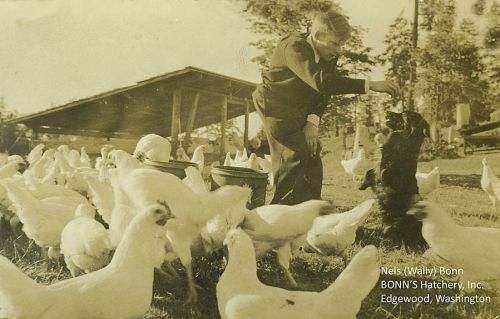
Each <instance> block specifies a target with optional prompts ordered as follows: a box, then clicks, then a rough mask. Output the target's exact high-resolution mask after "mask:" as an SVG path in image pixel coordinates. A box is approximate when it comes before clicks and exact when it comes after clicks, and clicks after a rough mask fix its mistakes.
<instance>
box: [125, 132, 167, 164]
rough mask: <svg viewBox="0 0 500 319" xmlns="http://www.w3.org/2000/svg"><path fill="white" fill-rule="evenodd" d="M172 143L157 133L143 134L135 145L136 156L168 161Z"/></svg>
mask: <svg viewBox="0 0 500 319" xmlns="http://www.w3.org/2000/svg"><path fill="white" fill-rule="evenodd" d="M171 150H172V145H171V144H170V142H169V141H168V139H166V138H164V137H161V136H160V135H157V134H148V135H145V136H143V137H142V138H141V139H140V140H139V141H138V142H137V145H136V146H135V150H134V156H136V157H139V158H140V157H141V156H142V157H145V158H147V159H149V160H151V161H159V162H168V161H170V153H171Z"/></svg>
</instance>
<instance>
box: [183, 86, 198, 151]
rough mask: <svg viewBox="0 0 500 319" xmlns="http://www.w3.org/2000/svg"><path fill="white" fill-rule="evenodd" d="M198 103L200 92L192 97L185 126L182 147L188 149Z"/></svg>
mask: <svg viewBox="0 0 500 319" xmlns="http://www.w3.org/2000/svg"><path fill="white" fill-rule="evenodd" d="M199 102H200V92H196V94H195V96H194V101H193V105H191V109H190V110H189V117H188V120H187V124H186V139H185V140H184V147H189V144H191V132H192V131H193V127H194V120H195V119H196V111H197V110H198V103H199Z"/></svg>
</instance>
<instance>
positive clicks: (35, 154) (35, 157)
mask: <svg viewBox="0 0 500 319" xmlns="http://www.w3.org/2000/svg"><path fill="white" fill-rule="evenodd" d="M44 148H45V145H44V144H38V145H37V146H35V147H34V148H33V149H32V150H31V151H30V152H29V153H28V156H26V160H27V161H28V163H29V164H30V165H33V164H35V163H36V162H37V161H39V160H40V159H41V158H42V154H43V149H44Z"/></svg>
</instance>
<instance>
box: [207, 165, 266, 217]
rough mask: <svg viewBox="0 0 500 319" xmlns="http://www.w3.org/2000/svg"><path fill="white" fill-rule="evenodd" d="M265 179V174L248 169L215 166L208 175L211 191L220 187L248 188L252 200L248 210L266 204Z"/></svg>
mask: <svg viewBox="0 0 500 319" xmlns="http://www.w3.org/2000/svg"><path fill="white" fill-rule="evenodd" d="M267 177H268V176H267V174H266V173H260V172H256V171H254V170H252V169H249V168H242V167H232V166H215V167H213V168H212V172H211V174H210V181H211V189H212V190H215V189H217V188H219V187H221V186H222V185H238V186H249V187H250V188H251V189H252V198H251V200H250V203H249V204H248V208H249V209H253V208H255V207H259V206H263V205H264V204H265V203H266V186H267Z"/></svg>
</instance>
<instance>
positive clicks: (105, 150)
mask: <svg viewBox="0 0 500 319" xmlns="http://www.w3.org/2000/svg"><path fill="white" fill-rule="evenodd" d="M113 149H114V147H113V145H109V144H105V145H103V146H102V147H101V150H100V152H101V156H99V157H98V158H96V160H95V168H96V169H97V170H101V169H102V168H104V167H105V166H106V161H107V159H108V154H109V152H110V151H112V150H113Z"/></svg>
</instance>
